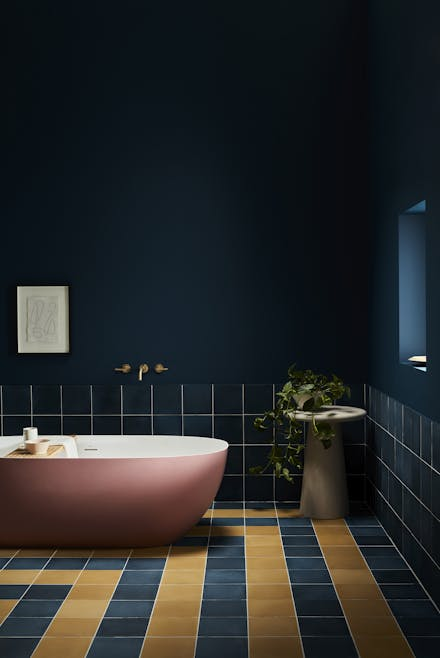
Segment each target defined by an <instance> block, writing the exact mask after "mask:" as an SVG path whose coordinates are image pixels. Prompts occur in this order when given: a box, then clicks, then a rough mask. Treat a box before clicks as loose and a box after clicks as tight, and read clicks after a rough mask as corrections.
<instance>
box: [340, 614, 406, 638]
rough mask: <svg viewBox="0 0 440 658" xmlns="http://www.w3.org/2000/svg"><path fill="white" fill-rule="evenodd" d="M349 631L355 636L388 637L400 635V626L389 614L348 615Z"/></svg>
mask: <svg viewBox="0 0 440 658" xmlns="http://www.w3.org/2000/svg"><path fill="white" fill-rule="evenodd" d="M348 621H349V624H350V629H351V632H352V633H353V635H354V636H355V637H357V636H358V635H362V636H364V637H366V636H370V637H371V636H373V637H380V636H382V637H384V636H387V637H390V636H391V635H399V636H400V635H402V631H401V630H400V627H399V626H398V625H397V622H396V620H395V619H394V617H392V616H391V614H389V615H388V617H358V616H356V617H350V619H349V620H348Z"/></svg>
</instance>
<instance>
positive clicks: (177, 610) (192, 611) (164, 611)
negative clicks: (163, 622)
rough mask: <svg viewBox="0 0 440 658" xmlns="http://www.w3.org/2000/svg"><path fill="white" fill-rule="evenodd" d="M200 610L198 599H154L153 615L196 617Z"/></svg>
mask: <svg viewBox="0 0 440 658" xmlns="http://www.w3.org/2000/svg"><path fill="white" fill-rule="evenodd" d="M199 611H200V601H197V600H195V599H194V600H191V601H162V599H161V598H160V597H159V598H157V599H156V604H155V606H154V611H153V617H197V616H198V614H199Z"/></svg>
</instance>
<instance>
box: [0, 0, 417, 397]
mask: <svg viewBox="0 0 440 658" xmlns="http://www.w3.org/2000/svg"><path fill="white" fill-rule="evenodd" d="M9 4H10V7H9V9H8V10H7V11H6V15H5V20H6V21H7V23H6V24H7V44H6V47H7V62H8V70H7V80H6V83H4V86H5V87H6V88H7V92H8V96H7V99H8V101H7V115H6V117H5V118H4V121H3V122H2V124H3V125H4V126H6V128H7V134H6V148H5V150H4V155H5V160H4V181H5V182H6V190H5V193H4V194H3V195H2V199H1V203H2V206H3V207H2V211H1V213H2V247H3V248H2V251H1V258H0V274H1V277H0V280H1V285H0V309H1V318H0V368H1V373H2V377H1V379H2V381H3V382H5V383H6V382H7V383H19V382H22V383H29V382H33V383H57V384H58V383H78V382H87V383H90V382H91V383H109V382H115V381H116V382H118V383H119V382H120V381H122V379H121V376H120V375H116V374H114V373H113V367H114V366H117V365H119V364H120V363H122V362H126V361H128V362H130V363H131V364H132V365H134V366H137V365H138V364H139V363H142V362H144V361H147V362H148V363H150V364H154V363H155V362H157V361H162V362H164V363H165V364H166V365H168V366H169V367H170V371H169V373H167V374H166V375H163V378H164V380H165V381H175V382H182V381H184V382H188V383H191V382H208V381H214V382H227V381H232V382H272V381H280V380H282V379H283V378H284V377H285V372H286V368H287V366H288V365H289V364H290V363H291V362H293V361H296V362H297V363H298V364H299V365H300V366H304V367H312V368H318V369H322V370H328V371H335V372H337V373H338V374H340V375H341V376H342V377H344V378H345V379H347V380H349V381H365V374H366V373H365V364H366V360H365V354H366V317H367V310H366V277H365V274H366V267H365V264H366V250H365V243H366V239H365V236H366V223H365V208H366V176H365V164H364V163H365V157H364V147H365V143H364V136H365V132H364V126H365V66H364V59H365V27H366V23H365V16H364V15H363V12H364V9H363V7H362V6H361V5H362V3H357V2H352V0H333V1H332V2H331V3H330V2H328V0H314V1H313V2H308V3H297V2H286V1H282V0H274V1H273V2H270V3H267V2H263V1H260V2H258V1H257V2H255V1H252V2H250V1H249V2H248V1H240V2H237V3H229V2H227V3H224V2H205V1H201V0H200V1H194V0H190V2H180V1H173V2H134V1H133V0H129V1H128V2H125V3H119V2H118V3H115V2H96V1H91V2H88V3H66V2H61V3H60V2H55V1H53V2H44V1H43V2H39V3H35V2H31V1H26V0H23V1H21V2H17V3H9ZM408 196H409V195H408ZM418 196H420V195H418ZM406 202H407V201H406V199H405V203H406ZM17 284H23V285H24V284H43V285H44V284H69V285H70V286H71V346H72V349H71V354H69V355H54V356H50V355H49V356H48V355H44V356H43V355H34V356H32V355H17V354H16V326H15V286H16V285H17ZM118 377H119V379H118ZM149 377H150V378H151V377H152V375H149ZM154 377H156V375H154ZM165 378H166V379H165ZM123 381H124V383H127V382H128V378H124V379H123ZM133 381H135V380H133ZM154 381H156V380H154Z"/></svg>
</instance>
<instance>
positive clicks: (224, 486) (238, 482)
mask: <svg viewBox="0 0 440 658" xmlns="http://www.w3.org/2000/svg"><path fill="white" fill-rule="evenodd" d="M243 495H244V494H243V478H242V477H239V476H238V475H225V477H224V478H223V480H222V483H221V485H220V489H219V491H218V493H217V496H216V499H217V500H243ZM266 500H270V498H269V499H266Z"/></svg>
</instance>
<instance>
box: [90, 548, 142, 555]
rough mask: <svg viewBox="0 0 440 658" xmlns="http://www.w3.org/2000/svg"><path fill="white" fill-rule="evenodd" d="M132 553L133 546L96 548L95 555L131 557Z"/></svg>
mask: <svg viewBox="0 0 440 658" xmlns="http://www.w3.org/2000/svg"><path fill="white" fill-rule="evenodd" d="M138 550H139V549H138ZM131 553H132V550H131V548H96V549H95V550H94V551H93V557H130V555H131Z"/></svg>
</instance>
